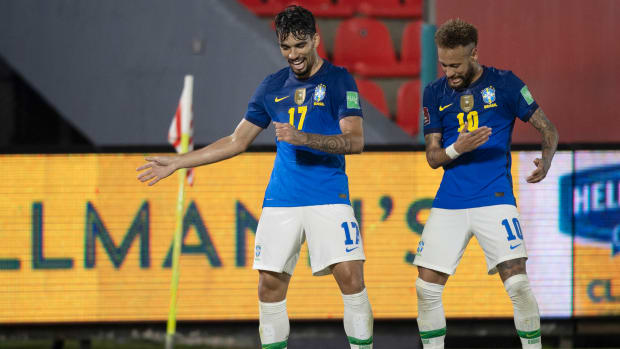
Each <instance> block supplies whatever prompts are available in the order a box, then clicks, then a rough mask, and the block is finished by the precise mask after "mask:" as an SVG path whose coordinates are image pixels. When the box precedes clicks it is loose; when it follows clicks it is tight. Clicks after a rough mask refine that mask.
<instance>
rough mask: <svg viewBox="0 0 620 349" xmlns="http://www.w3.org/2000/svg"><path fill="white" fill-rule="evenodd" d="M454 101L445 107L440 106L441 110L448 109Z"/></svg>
mask: <svg viewBox="0 0 620 349" xmlns="http://www.w3.org/2000/svg"><path fill="white" fill-rule="evenodd" d="M452 104H453V103H450V104H448V105H446V106H445V107H442V106H439V111H443V110H444V109H446V108H447V107H449V106H451V105H452Z"/></svg>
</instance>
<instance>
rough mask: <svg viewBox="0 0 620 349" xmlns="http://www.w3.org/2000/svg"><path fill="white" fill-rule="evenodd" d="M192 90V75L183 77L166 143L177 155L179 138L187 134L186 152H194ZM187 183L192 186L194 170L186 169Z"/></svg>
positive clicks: (179, 150)
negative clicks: (179, 97)
mask: <svg viewBox="0 0 620 349" xmlns="http://www.w3.org/2000/svg"><path fill="white" fill-rule="evenodd" d="M193 89H194V77H193V76H192V75H186V76H185V83H184V85H183V92H181V99H180V100H179V105H178V106H177V111H176V113H174V117H173V118H172V124H170V129H169V130H168V142H169V143H170V144H172V146H174V149H176V151H177V153H180V152H182V149H181V136H182V135H183V134H187V135H188V138H189V143H188V146H187V151H192V150H194V116H193V112H192V94H193ZM187 183H188V184H189V185H193V184H194V169H193V168H188V169H187Z"/></svg>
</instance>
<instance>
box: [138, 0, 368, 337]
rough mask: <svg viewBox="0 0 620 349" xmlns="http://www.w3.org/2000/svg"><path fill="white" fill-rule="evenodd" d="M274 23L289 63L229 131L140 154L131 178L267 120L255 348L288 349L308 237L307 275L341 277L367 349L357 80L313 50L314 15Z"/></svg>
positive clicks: (244, 143)
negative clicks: (180, 149)
mask: <svg viewBox="0 0 620 349" xmlns="http://www.w3.org/2000/svg"><path fill="white" fill-rule="evenodd" d="M275 25H276V34H277V38H278V42H279V44H280V51H281V52H282V55H283V56H284V58H285V59H286V60H287V61H288V64H289V66H288V67H286V68H284V69H282V70H280V71H278V72H276V73H274V74H272V75H269V76H268V77H267V78H265V80H264V81H263V82H262V83H261V84H260V85H259V86H258V88H257V89H256V92H255V93H254V95H253V96H252V98H251V100H250V102H249V105H248V108H247V112H246V114H245V117H244V118H243V119H242V120H241V122H240V123H239V125H238V126H237V128H236V129H235V131H234V132H233V133H232V134H231V135H230V136H227V137H224V138H221V139H219V140H218V141H216V142H214V143H212V144H210V145H208V146H206V147H204V148H202V149H199V150H195V151H192V152H189V153H186V154H182V155H174V156H154V157H147V158H146V160H147V161H148V163H147V164H145V165H143V166H141V167H140V168H138V171H144V172H142V173H141V174H139V176H138V178H139V179H140V180H141V181H142V182H146V181H150V182H149V185H153V184H155V183H157V182H158V181H159V180H161V179H163V178H165V177H167V176H169V175H170V174H172V173H173V172H174V171H175V170H177V169H179V168H188V167H195V166H200V165H206V164H211V163H214V162H218V161H221V160H224V159H228V158H230V157H233V156H236V155H238V154H240V153H242V152H243V151H245V150H246V149H247V147H248V146H249V145H250V144H251V143H252V141H253V140H254V139H255V138H256V136H257V135H258V134H259V133H260V132H261V131H262V130H263V129H265V128H267V127H268V126H269V124H271V123H273V124H274V126H275V130H276V138H277V139H276V146H277V153H276V159H275V163H274V167H273V171H272V173H271V179H270V180H269V184H268V186H267V190H266V192H265V197H264V201H263V211H262V213H261V216H260V220H259V223H258V228H257V231H256V239H255V258H254V265H253V268H254V269H258V272H259V281H258V299H259V302H258V303H259V314H260V316H259V319H260V324H259V330H260V338H261V342H262V347H263V348H270V349H279V348H286V347H287V339H288V335H289V319H288V313H287V310H286V293H287V289H288V285H289V281H290V279H291V275H292V274H293V270H294V268H295V264H296V263H297V259H298V258H299V250H300V247H301V244H302V243H303V242H304V240H306V239H307V240H308V249H309V252H310V264H311V267H312V273H313V275H316V276H319V275H328V274H333V276H334V278H335V280H336V282H337V283H338V286H339V288H340V291H341V293H342V298H343V301H344V329H345V332H346V335H347V336H348V339H349V343H350V346H351V348H364V349H371V348H372V328H373V317H372V311H371V307H370V303H369V301H368V295H367V293H366V288H365V285H364V277H363V262H364V260H365V256H364V249H363V246H362V240H361V236H360V230H359V225H358V223H357V221H356V219H355V216H354V214H353V209H352V207H351V202H350V198H349V188H348V179H347V175H346V173H345V158H344V154H357V153H361V152H362V150H363V148H364V135H363V128H362V110H361V108H360V101H359V94H358V90H357V86H356V85H355V81H354V80H353V78H352V76H351V75H350V74H349V73H348V72H347V71H346V70H345V69H343V68H340V67H336V66H334V65H332V64H330V63H329V62H327V61H325V60H323V59H321V57H319V55H318V54H317V47H318V46H319V40H320V37H319V35H318V34H317V32H316V26H315V20H314V16H313V15H312V13H311V12H309V11H308V10H306V9H304V8H302V7H299V6H289V7H287V8H286V9H285V10H284V11H282V12H281V13H279V14H278V15H277V16H276V18H275Z"/></svg>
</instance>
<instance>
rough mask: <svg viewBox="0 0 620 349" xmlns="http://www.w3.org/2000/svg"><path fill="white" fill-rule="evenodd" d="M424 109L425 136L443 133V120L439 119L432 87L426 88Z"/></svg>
mask: <svg viewBox="0 0 620 349" xmlns="http://www.w3.org/2000/svg"><path fill="white" fill-rule="evenodd" d="M422 108H423V111H424V135H427V134H429V133H441V131H442V129H441V120H440V119H439V113H438V110H439V109H438V107H437V102H436V98H435V93H434V92H433V89H432V88H431V85H427V86H426V87H425V88H424V95H423V97H422Z"/></svg>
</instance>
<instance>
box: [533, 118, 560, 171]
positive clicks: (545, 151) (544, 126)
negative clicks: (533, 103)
mask: <svg viewBox="0 0 620 349" xmlns="http://www.w3.org/2000/svg"><path fill="white" fill-rule="evenodd" d="M530 124H532V126H534V128H535V129H537V130H538V132H540V134H541V135H542V157H541V158H536V159H534V165H536V169H535V170H534V171H533V172H532V174H531V175H530V176H529V177H527V179H526V180H527V182H528V183H538V182H540V181H542V180H543V179H544V178H545V177H546V176H547V172H548V171H549V168H550V167H551V160H553V155H555V151H556V149H557V148H558V139H559V134H558V130H557V129H556V128H555V126H554V125H553V123H552V122H551V121H549V119H547V116H546V115H545V113H544V112H543V111H542V109H541V108H540V107H539V108H538V109H536V111H535V112H534V114H532V117H530Z"/></svg>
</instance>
